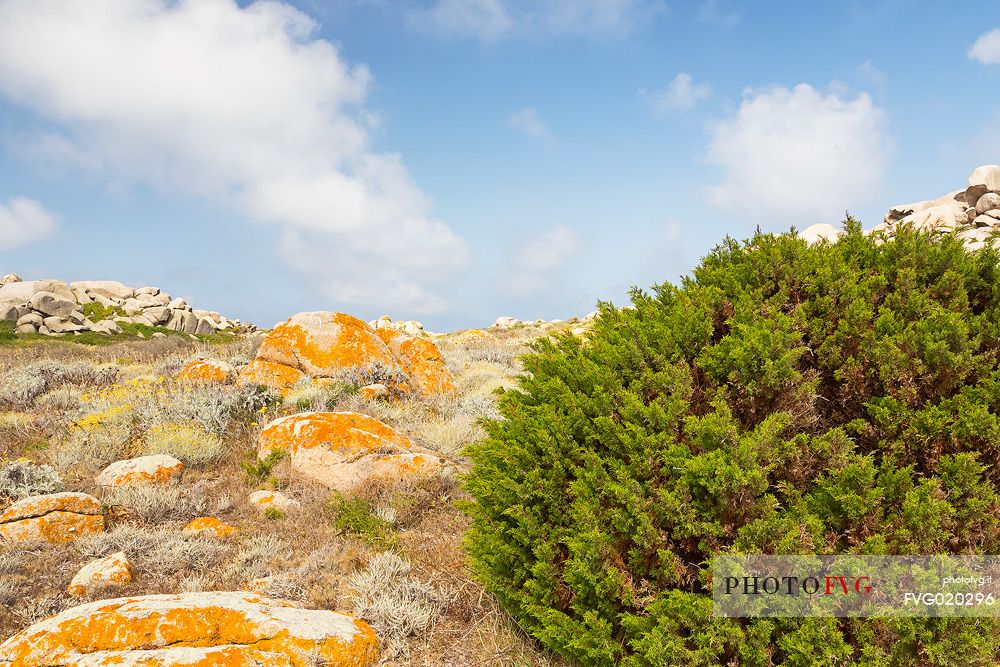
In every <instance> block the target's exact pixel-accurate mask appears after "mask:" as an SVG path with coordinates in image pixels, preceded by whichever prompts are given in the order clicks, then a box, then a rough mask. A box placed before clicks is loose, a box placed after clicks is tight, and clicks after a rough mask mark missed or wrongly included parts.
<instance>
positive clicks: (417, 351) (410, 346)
mask: <svg viewBox="0 0 1000 667" xmlns="http://www.w3.org/2000/svg"><path fill="white" fill-rule="evenodd" d="M377 334H378V336H379V337H380V338H381V339H382V340H383V341H384V342H385V344H386V346H387V347H388V348H389V350H390V351H391V352H392V354H393V356H394V357H395V358H396V362H397V363H398V364H399V365H400V366H401V367H402V369H403V372H404V373H406V375H407V377H408V378H409V379H410V384H411V385H412V386H413V388H414V389H416V390H417V391H419V392H421V393H422V394H425V395H427V396H436V395H438V394H452V393H455V379H454V378H453V377H452V375H451V371H449V370H448V367H447V366H446V365H445V363H444V357H442V356H441V351H440V350H438V348H437V345H435V344H434V343H432V342H431V341H429V340H427V339H426V338H416V337H410V336H406V335H405V334H402V333H400V332H398V331H395V330H393V329H379V330H378V331H377Z"/></svg>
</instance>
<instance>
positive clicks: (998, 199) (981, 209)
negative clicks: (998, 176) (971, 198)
mask: <svg viewBox="0 0 1000 667" xmlns="http://www.w3.org/2000/svg"><path fill="white" fill-rule="evenodd" d="M993 209H1000V194H997V193H996V192H987V193H986V194H984V195H983V196H982V197H980V198H979V200H978V201H976V213H986V211H991V210H993Z"/></svg>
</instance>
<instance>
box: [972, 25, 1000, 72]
mask: <svg viewBox="0 0 1000 667" xmlns="http://www.w3.org/2000/svg"><path fill="white" fill-rule="evenodd" d="M969 57H970V58H972V59H973V60H977V61H979V62H981V63H982V64H984V65H1000V28H994V29H993V30H990V31H989V32H988V33H985V34H984V35H981V36H980V37H979V39H977V40H976V43H975V44H973V45H972V46H971V47H970V48H969Z"/></svg>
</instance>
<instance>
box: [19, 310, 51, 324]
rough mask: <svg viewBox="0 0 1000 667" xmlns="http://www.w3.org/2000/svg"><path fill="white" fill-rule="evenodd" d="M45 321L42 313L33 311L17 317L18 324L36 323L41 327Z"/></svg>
mask: <svg viewBox="0 0 1000 667" xmlns="http://www.w3.org/2000/svg"><path fill="white" fill-rule="evenodd" d="M43 322H44V318H42V316H41V315H39V314H38V313H35V312H31V313H28V314H27V315H22V316H21V317H19V318H17V324H18V326H20V325H22V324H32V325H34V326H36V327H40V326H42V323H43Z"/></svg>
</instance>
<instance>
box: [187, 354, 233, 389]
mask: <svg viewBox="0 0 1000 667" xmlns="http://www.w3.org/2000/svg"><path fill="white" fill-rule="evenodd" d="M232 377H233V367H232V366H230V365H229V364H227V363H226V362H224V361H217V360H214V359H192V360H191V361H189V362H187V363H186V364H185V365H184V368H182V369H181V372H180V373H178V374H177V379H178V380H185V381H188V382H218V383H221V384H225V383H226V382H228V381H229V380H230V379H231V378H232Z"/></svg>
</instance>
